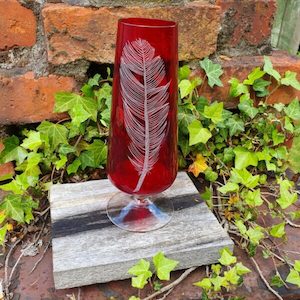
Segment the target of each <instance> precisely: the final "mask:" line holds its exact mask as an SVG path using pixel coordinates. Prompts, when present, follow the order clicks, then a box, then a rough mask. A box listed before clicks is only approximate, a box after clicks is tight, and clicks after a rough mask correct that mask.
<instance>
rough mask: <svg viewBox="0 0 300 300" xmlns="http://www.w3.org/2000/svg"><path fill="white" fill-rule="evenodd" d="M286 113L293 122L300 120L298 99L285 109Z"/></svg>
mask: <svg viewBox="0 0 300 300" xmlns="http://www.w3.org/2000/svg"><path fill="white" fill-rule="evenodd" d="M284 112H285V113H286V114H287V116H288V117H290V118H291V119H293V120H296V121H299V120H300V103H299V100H298V98H295V99H294V100H293V101H292V102H291V103H290V104H289V105H288V106H287V107H284Z"/></svg>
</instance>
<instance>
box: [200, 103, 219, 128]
mask: <svg viewBox="0 0 300 300" xmlns="http://www.w3.org/2000/svg"><path fill="white" fill-rule="evenodd" d="M222 112H223V102H214V103H212V104H211V105H209V106H205V107H204V112H203V116H204V117H205V118H207V119H210V120H211V121H212V122H213V123H215V124H217V123H218V122H221V121H222Z"/></svg>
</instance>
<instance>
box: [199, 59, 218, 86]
mask: <svg viewBox="0 0 300 300" xmlns="http://www.w3.org/2000/svg"><path fill="white" fill-rule="evenodd" d="M200 66H201V68H202V69H203V70H204V71H205V74H206V76H207V79H208V85H209V86H210V87H211V88H212V87H213V86H214V85H217V86H223V84H222V81H221V80H220V76H221V75H222V74H223V70H222V67H221V65H219V64H214V63H213V62H212V61H211V60H210V59H209V58H207V57H206V58H204V59H203V60H202V61H200Z"/></svg>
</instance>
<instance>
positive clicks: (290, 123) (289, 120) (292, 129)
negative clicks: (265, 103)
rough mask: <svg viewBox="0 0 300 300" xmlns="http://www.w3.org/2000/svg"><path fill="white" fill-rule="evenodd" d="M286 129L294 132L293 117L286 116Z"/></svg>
mask: <svg viewBox="0 0 300 300" xmlns="http://www.w3.org/2000/svg"><path fill="white" fill-rule="evenodd" d="M284 129H286V130H287V131H289V132H291V133H293V132H294V125H293V124H292V122H291V119H290V118H289V117H288V116H285V117H284Z"/></svg>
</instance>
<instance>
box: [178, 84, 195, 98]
mask: <svg viewBox="0 0 300 300" xmlns="http://www.w3.org/2000/svg"><path fill="white" fill-rule="evenodd" d="M178 87H179V91H180V97H181V99H183V98H184V97H186V96H188V95H189V94H190V93H191V92H192V91H193V90H194V87H193V84H192V82H191V81H190V80H188V79H183V80H181V81H180V83H179V85H178Z"/></svg>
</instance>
